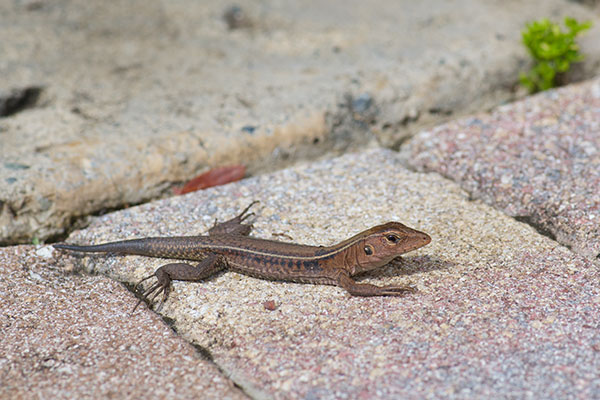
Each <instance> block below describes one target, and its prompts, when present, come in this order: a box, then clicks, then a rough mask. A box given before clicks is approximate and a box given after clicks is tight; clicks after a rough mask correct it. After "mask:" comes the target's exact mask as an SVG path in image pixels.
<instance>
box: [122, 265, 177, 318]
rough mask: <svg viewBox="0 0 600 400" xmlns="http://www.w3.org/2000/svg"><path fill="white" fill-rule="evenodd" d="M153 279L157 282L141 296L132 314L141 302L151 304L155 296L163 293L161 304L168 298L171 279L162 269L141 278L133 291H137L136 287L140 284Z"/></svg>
mask: <svg viewBox="0 0 600 400" xmlns="http://www.w3.org/2000/svg"><path fill="white" fill-rule="evenodd" d="M154 277H156V279H157V282H156V283H155V284H154V285H152V286H150V287H149V288H148V289H146V290H145V291H144V292H143V293H142V294H141V297H140V300H139V301H138V302H137V304H136V305H135V307H133V310H132V311H131V312H134V311H135V310H136V309H137V308H138V306H139V305H140V304H141V303H142V301H146V302H147V303H149V304H152V302H153V301H154V299H156V296H158V295H159V294H161V293H163V303H164V302H165V301H166V300H167V297H169V293H170V292H171V278H170V277H169V275H168V274H167V273H166V272H165V271H164V270H163V269H162V268H159V269H157V270H156V271H155V272H154V273H153V274H152V275H148V276H146V277H145V278H142V279H141V280H140V281H139V282H138V283H136V284H135V286H134V287H133V290H134V291H137V288H138V286H139V285H140V284H141V283H142V282H144V281H146V280H148V279H150V278H154ZM149 296H150V297H149Z"/></svg>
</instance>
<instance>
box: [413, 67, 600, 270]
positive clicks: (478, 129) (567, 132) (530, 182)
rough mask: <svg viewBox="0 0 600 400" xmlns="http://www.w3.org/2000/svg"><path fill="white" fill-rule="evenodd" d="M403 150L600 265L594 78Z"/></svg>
mask: <svg viewBox="0 0 600 400" xmlns="http://www.w3.org/2000/svg"><path fill="white" fill-rule="evenodd" d="M404 150H405V153H404V156H405V157H406V159H407V161H408V162H409V163H410V165H412V166H413V167H415V168H418V169H420V170H424V171H436V172H439V173H441V174H443V175H444V176H446V177H449V178H450V179H452V180H455V181H457V182H458V183H459V184H460V185H461V186H462V187H463V188H465V189H466V190H468V191H469V192H470V193H471V194H472V195H473V196H474V197H476V198H481V199H483V200H484V201H486V202H487V203H489V204H492V205H493V206H494V207H497V208H499V209H501V210H503V211H504V212H506V213H507V214H508V215H511V216H514V217H517V218H518V219H521V220H523V221H526V222H528V223H530V224H532V225H533V226H536V227H537V228H538V229H539V230H540V231H542V232H544V233H545V234H547V235H550V236H552V237H555V238H556V239H557V240H558V241H559V242H560V243H562V244H564V245H566V246H569V247H571V248H573V250H575V251H577V252H578V253H580V254H583V255H585V256H587V257H589V258H590V259H592V260H596V262H599V263H600V228H599V227H600V79H598V78H597V79H594V80H591V81H589V82H585V83H582V84H579V85H572V86H569V87H565V88H562V89H559V90H554V91H549V92H545V93H543V94H540V95H537V96H534V97H530V98H527V99H525V100H523V101H520V102H517V103H514V104H509V105H506V106H503V107H500V108H498V109H497V110H495V111H494V112H493V113H491V114H481V115H476V116H473V117H470V118H465V119H461V120H457V121H453V122H450V123H448V124H445V125H442V126H439V127H436V128H435V129H433V130H430V131H426V132H422V133H420V134H418V135H417V136H416V137H415V138H414V139H413V140H411V141H410V142H409V143H408V145H407V146H406V147H405V149H404Z"/></svg>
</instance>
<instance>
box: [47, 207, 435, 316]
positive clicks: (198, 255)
mask: <svg viewBox="0 0 600 400" xmlns="http://www.w3.org/2000/svg"><path fill="white" fill-rule="evenodd" d="M256 203H257V201H254V202H252V203H251V204H250V205H249V206H248V207H246V208H245V209H244V210H243V211H242V212H241V213H240V214H239V215H237V216H235V217H234V218H232V219H230V220H228V221H225V222H222V223H217V221H216V220H215V223H214V225H213V227H212V228H210V229H209V230H208V235H199V236H174V237H148V238H141V239H129V240H122V241H117V242H110V243H104V244H97V245H89V246H79V245H72V244H64V243H59V244H54V247H55V248H56V249H60V250H69V251H78V252H104V253H116V254H133V255H142V256H148V257H159V258H171V259H178V260H187V261H200V263H199V264H197V265H192V264H188V263H170V264H166V265H163V266H161V267H159V268H158V269H157V270H156V271H155V272H154V273H153V274H151V275H148V276H146V277H144V278H143V279H141V280H140V281H139V282H138V283H137V284H136V285H135V287H134V290H137V287H138V286H139V285H141V284H142V282H144V281H146V280H148V279H151V278H153V277H155V278H156V280H157V281H156V283H154V284H153V285H151V286H150V287H149V288H148V289H146V290H145V291H143V293H142V294H141V298H140V301H139V302H138V303H137V305H136V308H137V306H138V305H139V304H140V303H141V302H142V300H144V301H146V302H148V303H149V304H151V303H152V302H153V301H154V299H155V298H156V296H158V295H159V294H160V293H162V294H163V302H164V301H166V299H167V297H168V296H169V293H170V290H171V281H173V280H179V281H200V280H203V279H206V278H208V277H209V276H211V275H213V274H215V273H216V272H218V271H220V270H223V269H228V270H231V271H235V272H239V273H242V274H245V275H250V276H253V277H257V278H262V279H269V280H281V281H288V282H298V283H313V284H326V285H337V286H340V287H342V288H344V289H345V290H346V291H347V292H348V293H349V294H350V295H353V296H401V295H403V294H405V293H409V292H414V291H415V288H414V287H413V286H394V285H388V286H376V285H372V284H369V283H358V282H356V281H355V280H354V279H353V278H352V277H353V276H354V275H357V274H359V273H362V272H366V271H370V270H373V269H376V268H378V267H381V266H383V265H386V264H388V263H389V262H390V261H392V260H393V259H394V258H396V257H398V256H400V255H401V254H404V253H407V252H409V251H412V250H416V249H418V248H420V247H423V246H425V245H427V244H429V242H431V237H430V236H429V235H428V234H426V233H424V232H420V231H418V230H416V229H412V228H409V227H408V226H406V225H403V224H401V223H400V222H387V223H385V224H382V225H378V226H374V227H372V228H370V229H367V230H365V231H363V232H360V233H358V234H356V235H354V236H352V237H351V238H349V239H346V240H344V241H341V242H339V243H337V244H334V245H332V246H309V245H304V244H296V243H288V242H281V241H276V240H268V239H259V238H255V237H251V236H249V234H250V231H251V230H252V224H249V223H244V221H245V220H246V219H248V218H249V217H250V216H252V215H254V213H253V212H251V213H249V212H248V211H249V210H250V208H251V207H252V206H253V205H254V204H256ZM134 310H135V308H134Z"/></svg>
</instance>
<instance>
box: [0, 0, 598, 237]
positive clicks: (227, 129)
mask: <svg viewBox="0 0 600 400" xmlns="http://www.w3.org/2000/svg"><path fill="white" fill-rule="evenodd" d="M237 3H238V4H239V5H240V10H241V12H242V14H243V15H245V16H244V17H242V18H241V21H242V22H241V23H238V22H233V25H234V26H233V27H236V29H230V26H229V25H228V24H231V21H229V22H227V20H226V18H224V14H226V11H227V10H228V9H229V7H230V4H227V3H223V2H220V1H202V2H197V1H177V2H173V1H158V0H151V1H148V0H134V1H130V0H128V1H112V2H110V4H109V3H107V2H104V1H97V0H95V1H86V2H71V1H67V0H62V1H53V2H44V1H10V0H4V1H0V38H2V40H0V54H2V56H1V57H0V75H1V76H2V78H3V79H2V80H0V108H2V109H3V110H4V111H3V112H5V113H8V112H6V109H7V108H10V107H8V106H7V104H9V103H10V104H18V105H19V107H20V108H19V107H17V108H16V109H13V110H12V111H11V112H12V114H11V115H8V116H6V117H4V118H1V119H0V143H1V146H0V243H4V244H6V243H18V242H23V241H30V240H31V239H32V238H34V237H37V238H40V239H46V238H50V237H53V236H54V235H60V234H62V233H63V232H64V231H65V229H68V228H69V227H70V225H71V223H72V221H73V220H74V219H77V218H79V217H81V216H85V215H88V214H90V213H97V212H100V211H102V210H106V209H112V208H115V207H124V206H127V205H129V204H136V203H139V202H143V201H145V200H147V199H150V198H155V197H160V196H164V195H166V194H168V193H169V188H170V187H171V186H172V185H173V183H174V182H179V181H184V180H186V179H189V178H190V177H192V176H194V175H195V174H197V173H199V172H203V171H204V170H205V169H207V168H209V167H211V166H215V165H223V164H228V163H243V164H245V165H247V166H248V168H249V171H250V173H256V172H257V171H264V170H272V169H274V168H277V167H279V166H282V165H287V164H289V163H291V162H293V161H295V160H301V159H311V158H315V157H319V156H321V155H323V154H325V153H328V152H343V151H345V150H346V149H351V148H362V147H364V146H367V145H369V144H373V143H380V144H382V145H384V146H392V147H395V146H397V145H398V144H399V143H400V142H401V141H402V140H404V139H405V138H406V137H407V136H408V135H410V134H411V133H413V132H416V131H417V130H419V129H421V128H422V127H423V126H431V125H432V124H434V123H437V122H439V121H442V120H445V119H447V118H449V117H450V116H456V115H461V114H463V113H467V112H472V111H473V110H480V109H482V108H487V107H490V106H491V105H494V104H498V103H499V102H502V101H506V100H508V99H510V98H512V97H513V96H514V84H515V82H516V80H517V76H518V72H519V71H520V70H522V69H524V68H525V67H526V63H527V61H526V60H527V58H526V54H525V50H524V49H523V48H522V46H521V44H520V36H519V35H520V31H521V29H522V27H523V26H524V23H525V22H526V21H528V20H531V19H536V18H540V17H544V16H549V17H552V18H554V19H558V20H560V19H562V18H563V17H564V16H566V15H569V16H573V17H576V18H579V19H592V20H594V21H595V22H596V23H595V26H596V28H594V30H593V31H591V32H590V33H589V35H588V36H587V37H586V38H583V40H582V48H583V50H584V51H585V52H586V53H588V54H589V56H588V59H587V61H586V63H585V64H584V65H583V68H582V71H584V72H583V73H584V75H585V74H586V73H589V72H590V71H594V70H598V65H599V60H600V51H598V46H599V43H600V41H599V40H597V35H598V28H597V27H598V26H600V23H598V18H597V16H596V15H595V14H593V13H592V12H590V11H589V9H588V8H585V7H582V6H580V5H578V4H575V3H572V2H567V1H563V0H536V1H508V2H507V1H504V2H481V1H476V0H475V1H474V0H458V1H453V2H447V1H439V0H438V1H433V0H432V1H420V2H414V1H403V2H393V1H389V0H377V1H375V2H363V1H350V2H349V1H333V2H331V1H330V2H317V1H309V2H301V3H298V2H293V1H290V2H274V1H268V2H261V3H256V2H251V1H243V2H237ZM466 10H468V12H467V11H466ZM230 19H231V18H230ZM236 24H237V25H236ZM19 110H20V112H17V111H19Z"/></svg>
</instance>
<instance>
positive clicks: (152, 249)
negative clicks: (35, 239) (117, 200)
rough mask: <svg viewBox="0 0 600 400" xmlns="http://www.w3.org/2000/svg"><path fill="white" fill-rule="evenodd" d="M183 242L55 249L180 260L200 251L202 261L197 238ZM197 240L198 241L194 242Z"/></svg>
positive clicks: (126, 242)
mask: <svg viewBox="0 0 600 400" xmlns="http://www.w3.org/2000/svg"><path fill="white" fill-rule="evenodd" d="M186 239H187V240H182V237H156V238H144V239H131V240H122V241H119V242H110V243H103V244H96V245H89V246H77V245H72V244H64V243H60V244H55V245H53V246H54V248H55V249H60V250H70V251H81V252H84V253H117V254H134V255H139V256H147V257H163V258H180V259H188V260H193V259H195V258H196V257H195V254H193V253H195V251H193V250H198V257H200V259H202V258H203V257H204V253H201V252H200V250H201V248H200V247H201V246H199V244H200V243H197V241H198V239H197V238H195V237H193V236H192V237H188V238H186ZM194 239H196V240H194Z"/></svg>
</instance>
